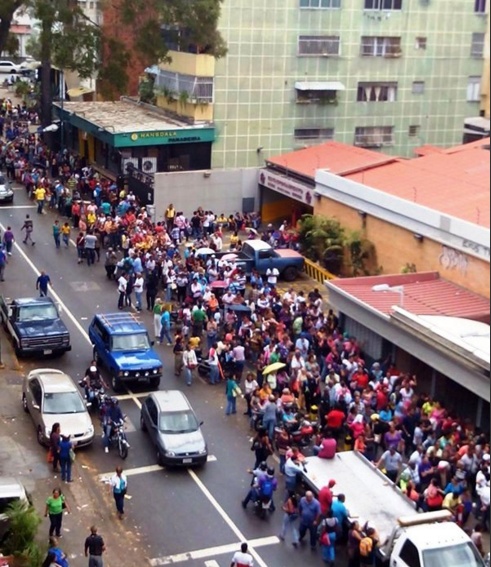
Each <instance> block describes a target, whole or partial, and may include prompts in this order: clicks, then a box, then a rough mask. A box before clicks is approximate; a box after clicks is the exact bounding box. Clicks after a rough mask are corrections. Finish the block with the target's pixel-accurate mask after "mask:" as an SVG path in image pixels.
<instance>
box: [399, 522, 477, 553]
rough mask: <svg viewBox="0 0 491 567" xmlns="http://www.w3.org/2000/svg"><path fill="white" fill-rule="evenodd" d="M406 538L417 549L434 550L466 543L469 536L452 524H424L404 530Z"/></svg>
mask: <svg viewBox="0 0 491 567" xmlns="http://www.w3.org/2000/svg"><path fill="white" fill-rule="evenodd" d="M406 533H407V536H408V538H409V539H410V540H411V541H412V542H413V543H414V544H415V545H416V547H417V548H418V549H434V548H438V547H447V546H450V545H457V544H459V543H467V542H468V541H469V536H468V535H467V534H466V533H465V532H464V531H463V530H462V529H461V528H459V526H458V525H457V524H455V523H453V522H441V523H435V524H431V529H429V526H428V525H427V524H426V525H425V524H421V525H419V526H410V527H408V528H406Z"/></svg>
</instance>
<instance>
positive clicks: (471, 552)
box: [377, 510, 484, 567]
mask: <svg viewBox="0 0 491 567" xmlns="http://www.w3.org/2000/svg"><path fill="white" fill-rule="evenodd" d="M451 518H452V514H451V513H450V512H448V511H447V510H441V511H438V512H427V513H424V514H414V515H412V516H406V517H402V518H399V519H398V521H397V524H398V525H397V526H396V527H395V528H394V531H393V533H392V535H391V536H390V537H389V539H388V540H387V541H386V542H382V545H380V547H379V548H378V550H377V563H378V564H379V565H383V566H385V565H386V566H387V567H483V565H484V562H483V560H482V558H481V556H480V554H479V552H478V551H477V549H476V547H475V546H474V544H473V543H472V541H471V540H470V538H469V536H468V535H467V534H466V533H465V532H464V531H463V530H461V529H460V528H459V526H458V525H457V524H455V523H453V522H451V521H450V520H451Z"/></svg>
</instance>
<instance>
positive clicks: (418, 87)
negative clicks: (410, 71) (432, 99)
mask: <svg viewBox="0 0 491 567" xmlns="http://www.w3.org/2000/svg"><path fill="white" fill-rule="evenodd" d="M411 92H412V93H413V94H423V93H424V92H425V82H424V81H413V86H412V89H411Z"/></svg>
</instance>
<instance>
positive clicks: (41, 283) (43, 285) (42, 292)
mask: <svg viewBox="0 0 491 567" xmlns="http://www.w3.org/2000/svg"><path fill="white" fill-rule="evenodd" d="M49 285H51V287H53V284H52V283H51V279H50V277H49V275H48V274H47V273H46V272H45V271H42V272H41V275H40V276H39V277H38V279H37V280H36V289H37V290H39V297H46V296H47V295H48V286H49Z"/></svg>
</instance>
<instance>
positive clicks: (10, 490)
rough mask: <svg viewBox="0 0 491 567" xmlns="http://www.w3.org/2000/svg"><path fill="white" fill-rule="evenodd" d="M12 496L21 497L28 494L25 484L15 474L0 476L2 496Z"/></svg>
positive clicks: (0, 494) (0, 495)
mask: <svg viewBox="0 0 491 567" xmlns="http://www.w3.org/2000/svg"><path fill="white" fill-rule="evenodd" d="M12 496H17V497H19V498H22V497H25V496H26V490H25V488H24V486H23V484H22V483H21V482H20V480H17V479H16V478H14V477H13V476H0V497H3V498H11V497H12Z"/></svg>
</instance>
